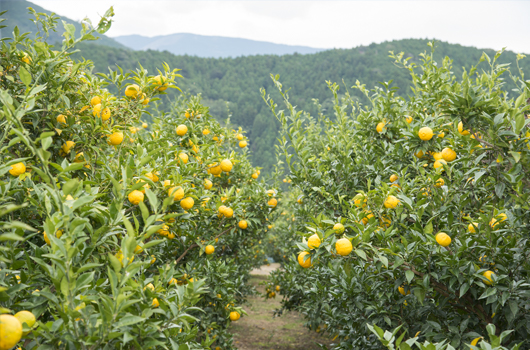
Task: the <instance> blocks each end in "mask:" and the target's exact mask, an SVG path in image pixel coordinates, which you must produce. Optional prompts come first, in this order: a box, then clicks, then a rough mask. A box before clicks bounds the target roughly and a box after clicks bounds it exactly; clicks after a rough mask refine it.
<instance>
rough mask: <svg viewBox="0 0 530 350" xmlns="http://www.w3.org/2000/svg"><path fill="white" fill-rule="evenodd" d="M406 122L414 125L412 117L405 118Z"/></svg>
mask: <svg viewBox="0 0 530 350" xmlns="http://www.w3.org/2000/svg"><path fill="white" fill-rule="evenodd" d="M405 120H406V121H407V123H409V124H410V123H412V117H411V116H410V115H407V116H406V117H405Z"/></svg>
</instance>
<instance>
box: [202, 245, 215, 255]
mask: <svg viewBox="0 0 530 350" xmlns="http://www.w3.org/2000/svg"><path fill="white" fill-rule="evenodd" d="M214 251H215V248H214V246H213V245H207V246H206V248H204V252H205V253H206V255H210V254H213V252H214Z"/></svg>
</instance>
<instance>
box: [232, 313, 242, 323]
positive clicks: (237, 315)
mask: <svg viewBox="0 0 530 350" xmlns="http://www.w3.org/2000/svg"><path fill="white" fill-rule="evenodd" d="M240 317H241V315H240V314H239V312H237V311H232V312H231V313H230V320H231V321H237V320H239V318H240Z"/></svg>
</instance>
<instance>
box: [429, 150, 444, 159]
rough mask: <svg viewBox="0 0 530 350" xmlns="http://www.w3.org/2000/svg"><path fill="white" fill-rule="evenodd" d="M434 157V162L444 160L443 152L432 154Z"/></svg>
mask: <svg viewBox="0 0 530 350" xmlns="http://www.w3.org/2000/svg"><path fill="white" fill-rule="evenodd" d="M432 157H433V158H434V160H440V159H443V156H442V152H434V153H433V154H432Z"/></svg>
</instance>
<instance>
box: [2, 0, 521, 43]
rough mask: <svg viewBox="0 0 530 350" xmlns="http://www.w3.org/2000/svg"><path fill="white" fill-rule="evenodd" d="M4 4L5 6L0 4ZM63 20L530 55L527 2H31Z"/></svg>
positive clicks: (123, 28)
mask: <svg viewBox="0 0 530 350" xmlns="http://www.w3.org/2000/svg"><path fill="white" fill-rule="evenodd" d="M0 1H2V0H0ZM32 2H33V3H35V4H38V5H40V6H42V7H44V8H45V9H47V10H50V11H54V12H56V13H58V14H60V15H63V16H67V17H70V18H72V19H75V20H80V19H82V18H84V17H85V16H88V17H89V18H90V19H92V20H93V21H96V20H98V19H99V15H102V14H103V13H104V12H105V11H106V10H107V9H108V8H109V7H110V6H114V11H115V13H116V16H115V17H114V20H115V22H114V23H113V25H112V28H111V30H110V31H109V32H108V33H107V35H109V36H119V35H128V34H140V35H144V36H156V35H165V34H173V33H194V34H202V35H219V36H228V37H239V38H246V39H253V40H262V41H270V42H274V43H281V44H289V45H304V46H312V47H317V48H351V47H355V46H359V45H367V44H370V43H372V42H376V43H379V42H382V41H386V40H393V39H403V38H436V39H440V40H443V41H448V42H451V43H459V44H462V45H466V46H475V47H478V48H493V49H501V48H502V47H507V49H508V50H512V51H515V52H522V53H530V18H529V15H530V1H477V0H475V1H419V0H418V1H397V0H394V1H330V0H321V1H301V0H299V1H279V0H278V1H255V0H248V1H200V0H193V1H191V0H189V1H157V0H127V1H122V0H33V1H32Z"/></svg>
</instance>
